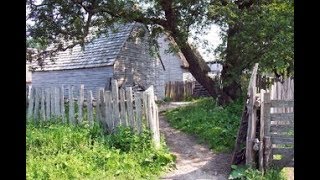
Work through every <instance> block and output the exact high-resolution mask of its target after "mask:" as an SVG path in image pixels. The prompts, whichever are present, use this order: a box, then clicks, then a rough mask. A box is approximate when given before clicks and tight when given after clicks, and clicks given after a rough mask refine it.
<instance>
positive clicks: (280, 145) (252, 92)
mask: <svg viewBox="0 0 320 180" xmlns="http://www.w3.org/2000/svg"><path fill="white" fill-rule="evenodd" d="M257 77H261V76H259V75H258V64H256V65H255V67H254V68H253V72H252V75H251V78H250V82H249V87H248V93H247V95H248V96H247V101H246V104H245V106H244V110H243V114H242V119H241V124H240V128H239V131H238V135H237V140H236V145H235V151H234V154H233V158H232V164H236V165H238V164H242V163H245V164H247V165H249V166H251V167H258V168H259V169H260V170H261V171H264V170H265V169H268V168H269V167H270V166H277V167H293V166H294V158H293V156H294V150H293V148H294V143H293V141H294V138H293V136H294V131H293V128H294V112H293V107H294V97H293V93H294V92H293V86H294V83H293V82H294V81H293V78H288V79H285V80H284V81H283V82H282V83H280V82H275V83H274V84H273V85H272V86H270V87H267V88H266V87H264V88H266V90H265V89H262V88H261V87H258V86H257V82H260V83H259V84H263V83H261V79H260V78H257ZM258 90H259V91H258ZM243 147H244V148H243Z"/></svg>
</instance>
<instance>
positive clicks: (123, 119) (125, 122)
mask: <svg viewBox="0 0 320 180" xmlns="http://www.w3.org/2000/svg"><path fill="white" fill-rule="evenodd" d="M125 101H126V99H125V90H124V89H122V88H121V89H120V119H121V123H122V125H123V126H128V120H127V111H126V105H125Z"/></svg>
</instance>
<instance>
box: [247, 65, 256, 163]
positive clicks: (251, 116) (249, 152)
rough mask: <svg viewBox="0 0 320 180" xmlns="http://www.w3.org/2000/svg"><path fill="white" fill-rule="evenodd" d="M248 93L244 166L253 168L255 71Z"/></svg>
mask: <svg viewBox="0 0 320 180" xmlns="http://www.w3.org/2000/svg"><path fill="white" fill-rule="evenodd" d="M249 91H250V93H249V94H250V96H249V97H250V99H249V104H248V113H249V118H248V130H247V141H246V164H247V165H249V166H251V167H252V166H254V165H255V162H254V161H253V157H254V156H255V152H254V151H253V140H254V139H255V136H256V118H257V115H256V112H257V109H256V107H255V106H254V102H255V97H256V95H255V94H256V71H255V72H254V73H253V78H252V86H251V87H250V89H249Z"/></svg>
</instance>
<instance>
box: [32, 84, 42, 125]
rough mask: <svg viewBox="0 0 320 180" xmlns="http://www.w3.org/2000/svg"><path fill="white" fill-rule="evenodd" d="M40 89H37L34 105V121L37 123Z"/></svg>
mask: <svg viewBox="0 0 320 180" xmlns="http://www.w3.org/2000/svg"><path fill="white" fill-rule="evenodd" d="M40 90H41V89H40V88H35V104H34V114H33V119H34V120H35V121H38V120H39V101H40Z"/></svg>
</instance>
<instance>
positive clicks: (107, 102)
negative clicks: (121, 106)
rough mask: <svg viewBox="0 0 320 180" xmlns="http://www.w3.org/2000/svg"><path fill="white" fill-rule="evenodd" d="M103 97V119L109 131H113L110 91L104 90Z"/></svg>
mask: <svg viewBox="0 0 320 180" xmlns="http://www.w3.org/2000/svg"><path fill="white" fill-rule="evenodd" d="M104 99H105V119H106V120H105V121H106V123H107V125H108V130H109V132H112V131H113V128H114V126H113V120H112V119H113V118H112V105H111V99H112V98H111V92H110V91H105V92H104Z"/></svg>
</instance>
